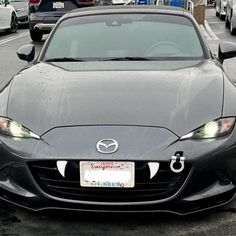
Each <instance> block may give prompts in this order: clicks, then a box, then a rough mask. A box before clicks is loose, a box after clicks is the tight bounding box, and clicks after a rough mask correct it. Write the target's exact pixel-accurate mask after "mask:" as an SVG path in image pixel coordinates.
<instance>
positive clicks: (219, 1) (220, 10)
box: [215, 0, 226, 20]
mask: <svg viewBox="0 0 236 236" xmlns="http://www.w3.org/2000/svg"><path fill="white" fill-rule="evenodd" d="M215 4H216V16H219V17H220V19H221V20H223V19H225V15H226V0H215Z"/></svg>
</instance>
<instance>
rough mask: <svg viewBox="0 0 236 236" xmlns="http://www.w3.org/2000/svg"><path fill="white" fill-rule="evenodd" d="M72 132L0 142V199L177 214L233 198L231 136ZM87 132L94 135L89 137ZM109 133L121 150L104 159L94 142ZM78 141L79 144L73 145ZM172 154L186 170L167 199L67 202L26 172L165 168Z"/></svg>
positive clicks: (138, 130)
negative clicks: (68, 166) (56, 166)
mask: <svg viewBox="0 0 236 236" xmlns="http://www.w3.org/2000/svg"><path fill="white" fill-rule="evenodd" d="M70 129H71V130H70ZM70 129H68V128H58V129H54V130H52V131H50V132H49V133H47V134H45V135H44V136H43V140H13V139H10V138H3V137H1V142H0V156H1V158H0V189H1V191H0V197H1V198H2V199H4V200H6V201H9V202H12V203H14V204H17V205H20V206H23V207H25V208H28V209H32V210H35V211H37V210H44V209H71V210H80V211H99V212H110V211H112V212H160V211H161V212H172V213H176V214H181V215H183V214H189V213H193V212H197V211H202V210H205V209H210V208H213V207H217V206H220V205H223V204H226V203H228V202H230V201H231V200H232V199H233V198H234V195H235V192H236V188H235V183H236V144H235V140H236V139H235V134H234V132H233V133H232V134H231V135H230V136H228V137H226V138H221V139H219V140H205V141H193V140H192V141H191V140H185V141H179V139H178V138H177V137H176V136H175V135H174V134H172V133H171V134H170V133H169V131H167V130H163V129H161V130H159V129H157V128H147V127H130V128H129V129H127V127H121V126H118V127H82V128H81V127H73V128H70ZM78 129H79V132H78ZM71 131H72V132H71ZM108 131H109V132H108ZM62 133H63V135H62ZM91 133H92V134H94V135H93V136H91ZM108 133H109V136H111V137H115V138H116V139H117V140H119V141H120V148H119V151H118V152H117V153H115V154H111V155H110V154H109V155H108V156H107V154H106V155H104V154H99V153H97V151H96V149H95V146H94V144H96V142H95V140H96V141H98V140H99V139H98V137H99V138H101V137H107V134H108ZM55 137H57V138H55ZM127 137H128V138H129V141H127ZM148 137H149V139H148ZM150 137H151V138H150ZM78 140H80V142H77V141H78ZM122 140H126V142H122ZM145 140H146V141H145ZM130 147H132V149H130ZM176 151H183V152H184V156H185V157H186V161H185V164H186V168H189V169H186V170H188V173H187V174H186V175H185V177H184V181H183V182H181V186H180V187H179V188H177V189H175V190H174V192H171V193H170V194H169V195H163V196H161V197H157V198H155V197H154V198H153V197H152V198H149V197H143V198H139V199H138V198H137V199H135V198H134V197H132V198H131V199H130V200H128V201H126V200H119V199H118V200H117V199H116V200H114V201H113V200H109V201H107V200H106V199H105V198H104V199H102V198H100V199H97V198H95V197H96V195H97V193H98V192H96V191H94V196H95V197H94V198H93V196H92V197H91V194H90V196H89V197H88V198H86V197H81V198H80V197H78V196H77V197H76V198H75V197H73V194H71V197H66V196H65V195H62V194H59V195H58V194H55V192H50V191H49V190H48V189H47V188H44V187H43V186H42V185H41V184H40V182H39V181H38V180H37V178H36V177H35V172H34V171H33V170H32V169H31V167H30V165H31V164H32V163H33V164H35V163H36V164H37V163H39V162H55V161H56V160H68V161H72V162H76V163H79V161H80V160H116V161H124V160H125V161H127V160H129V161H131V160H132V161H134V162H135V163H138V162H140V161H145V162H153V161H155V162H159V163H160V166H162V165H164V166H166V167H165V168H166V169H167V168H168V166H169V165H170V161H171V157H172V156H173V154H174V153H175V152H176ZM157 177H159V176H158V175H157ZM117 195H119V192H117ZM120 196H121V195H120Z"/></svg>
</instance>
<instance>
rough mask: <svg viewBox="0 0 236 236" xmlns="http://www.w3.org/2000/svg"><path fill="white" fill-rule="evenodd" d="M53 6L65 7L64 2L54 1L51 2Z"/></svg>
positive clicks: (57, 7)
mask: <svg viewBox="0 0 236 236" xmlns="http://www.w3.org/2000/svg"><path fill="white" fill-rule="evenodd" d="M53 8H54V9H62V8H65V3H64V2H54V3H53Z"/></svg>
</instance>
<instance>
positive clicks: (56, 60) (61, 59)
mask: <svg viewBox="0 0 236 236" xmlns="http://www.w3.org/2000/svg"><path fill="white" fill-rule="evenodd" d="M64 61H86V60H83V59H79V58H73V57H61V58H50V59H46V60H45V62H64Z"/></svg>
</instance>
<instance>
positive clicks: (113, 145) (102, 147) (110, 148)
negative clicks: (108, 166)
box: [96, 139, 119, 154]
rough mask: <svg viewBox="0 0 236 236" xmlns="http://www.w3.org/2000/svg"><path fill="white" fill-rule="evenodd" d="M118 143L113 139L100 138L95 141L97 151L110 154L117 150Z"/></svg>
mask: <svg viewBox="0 0 236 236" xmlns="http://www.w3.org/2000/svg"><path fill="white" fill-rule="evenodd" d="M118 147H119V145H118V143H117V141H116V140H114V139H102V140H100V141H98V142H97V145H96V148H97V150H98V152H100V153H104V154H111V153H114V152H116V151H117V150H118Z"/></svg>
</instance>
